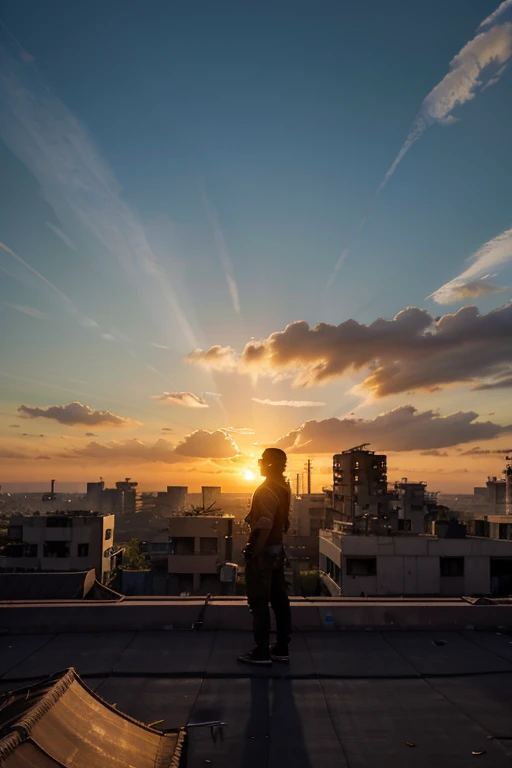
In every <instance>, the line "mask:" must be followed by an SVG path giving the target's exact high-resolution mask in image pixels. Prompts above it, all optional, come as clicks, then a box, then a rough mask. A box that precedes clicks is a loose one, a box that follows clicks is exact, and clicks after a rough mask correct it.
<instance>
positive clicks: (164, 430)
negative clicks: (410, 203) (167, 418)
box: [161, 427, 174, 432]
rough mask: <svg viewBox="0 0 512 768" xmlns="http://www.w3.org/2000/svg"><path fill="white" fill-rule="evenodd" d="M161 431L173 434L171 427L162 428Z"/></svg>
mask: <svg viewBox="0 0 512 768" xmlns="http://www.w3.org/2000/svg"><path fill="white" fill-rule="evenodd" d="M161 431H162V432H174V430H173V429H172V427H162V430H161Z"/></svg>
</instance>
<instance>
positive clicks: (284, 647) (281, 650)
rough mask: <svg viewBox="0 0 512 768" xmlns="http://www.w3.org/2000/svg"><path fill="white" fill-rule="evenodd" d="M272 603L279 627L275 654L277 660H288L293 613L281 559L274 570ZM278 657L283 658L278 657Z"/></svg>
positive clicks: (271, 589)
mask: <svg viewBox="0 0 512 768" xmlns="http://www.w3.org/2000/svg"><path fill="white" fill-rule="evenodd" d="M270 604H271V606H272V610H273V611H274V614H275V617H276V629H277V643H276V645H275V646H274V649H273V655H275V656H276V660H282V661H287V657H288V643H289V642H290V636H291V633H292V615H291V610H290V600H289V598H288V587H287V584H286V579H285V577H284V560H280V562H279V565H278V567H277V568H275V570H274V571H273V572H272V583H271V587H270ZM278 657H282V658H281V659H278Z"/></svg>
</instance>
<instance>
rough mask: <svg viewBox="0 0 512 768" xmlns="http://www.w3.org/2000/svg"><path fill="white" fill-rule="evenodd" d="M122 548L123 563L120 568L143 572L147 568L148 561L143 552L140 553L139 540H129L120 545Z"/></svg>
mask: <svg viewBox="0 0 512 768" xmlns="http://www.w3.org/2000/svg"><path fill="white" fill-rule="evenodd" d="M120 546H121V547H123V548H124V552H123V562H122V565H121V568H126V570H128V571H145V570H146V569H147V567H148V560H147V557H146V555H145V554H144V552H141V551H140V539H135V538H134V539H130V541H128V542H127V543H126V544H121V545H120Z"/></svg>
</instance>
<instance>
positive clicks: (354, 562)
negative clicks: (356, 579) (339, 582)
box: [347, 557, 377, 576]
mask: <svg viewBox="0 0 512 768" xmlns="http://www.w3.org/2000/svg"><path fill="white" fill-rule="evenodd" d="M376 575H377V558H376V557H347V576H376Z"/></svg>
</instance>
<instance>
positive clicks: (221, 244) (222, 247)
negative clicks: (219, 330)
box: [199, 180, 240, 315]
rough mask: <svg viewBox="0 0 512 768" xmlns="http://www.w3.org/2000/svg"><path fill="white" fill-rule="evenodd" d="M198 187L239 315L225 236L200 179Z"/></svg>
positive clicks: (231, 263) (234, 306) (235, 288)
mask: <svg viewBox="0 0 512 768" xmlns="http://www.w3.org/2000/svg"><path fill="white" fill-rule="evenodd" d="M199 188H200V191H201V197H202V198H203V202H204V205H205V208H206V212H207V214H208V218H209V220H210V224H211V227H212V229H213V236H214V239H215V245H216V247H217V252H218V254H219V258H220V263H221V264H222V268H223V270H224V275H225V277H226V282H227V284H228V289H229V294H230V296H231V302H232V304H233V309H234V310H235V312H236V314H237V315H239V314H240V296H239V294H238V285H237V283H236V280H235V271H234V269H233V262H232V261H231V256H230V255H229V250H228V246H227V243H226V238H225V237H224V232H223V231H222V227H221V226H220V221H219V216H218V214H217V211H216V209H215V206H214V205H213V203H212V201H211V200H210V198H209V197H208V194H207V192H206V186H205V184H204V181H202V180H201V181H200V183H199Z"/></svg>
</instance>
